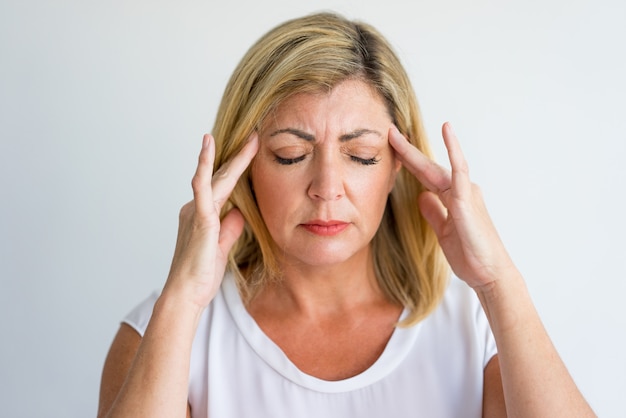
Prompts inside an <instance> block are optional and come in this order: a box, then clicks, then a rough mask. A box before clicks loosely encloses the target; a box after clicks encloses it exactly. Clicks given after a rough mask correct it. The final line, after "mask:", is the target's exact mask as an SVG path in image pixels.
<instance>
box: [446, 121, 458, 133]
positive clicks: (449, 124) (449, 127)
mask: <svg viewBox="0 0 626 418" xmlns="http://www.w3.org/2000/svg"><path fill="white" fill-rule="evenodd" d="M446 125H448V129H449V130H450V133H451V134H452V135H456V133H455V132H454V129H453V128H452V124H451V123H450V122H446Z"/></svg>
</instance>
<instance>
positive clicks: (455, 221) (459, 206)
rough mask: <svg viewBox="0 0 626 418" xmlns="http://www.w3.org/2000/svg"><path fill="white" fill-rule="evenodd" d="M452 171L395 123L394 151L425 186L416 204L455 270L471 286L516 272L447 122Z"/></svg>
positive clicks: (481, 285) (391, 140)
mask: <svg viewBox="0 0 626 418" xmlns="http://www.w3.org/2000/svg"><path fill="white" fill-rule="evenodd" d="M442 134H443V139H444V143H445V145H446V148H447V150H448V157H449V159H450V166H451V169H452V170H451V171H450V170H447V169H445V168H443V167H442V166H440V165H438V164H437V163H435V162H434V161H432V160H431V159H429V158H428V157H426V156H425V155H424V154H422V153H421V152H420V151H419V150H418V149H417V148H416V147H414V146H413V145H412V144H410V143H409V142H408V141H407V140H406V138H405V137H404V136H402V134H401V133H400V132H399V131H398V129H397V128H396V127H395V126H393V127H392V128H391V129H390V130H389V143H390V144H391V146H392V147H393V148H394V149H395V151H396V157H397V158H398V159H399V160H400V161H401V162H402V164H403V165H404V167H406V168H407V169H408V170H409V172H411V173H412V174H413V175H414V176H415V177H416V178H417V180H418V181H420V182H421V183H422V184H423V185H424V187H426V189H427V191H425V192H423V193H422V194H421V195H420V196H419V199H418V200H419V201H418V205H419V209H420V210H421V212H422V215H423V216H424V218H426V220H427V221H428V223H429V224H430V225H431V227H432V228H433V230H434V231H435V234H436V235H437V238H438V239H439V244H440V245H441V248H442V249H443V252H444V254H445V256H446V258H447V259H448V262H449V263H450V266H451V267H452V270H453V271H454V273H455V274H456V275H457V276H458V277H459V278H461V279H463V280H464V281H465V282H467V284H468V285H470V286H471V287H472V288H474V289H475V290H479V289H480V288H484V286H489V285H490V284H493V283H494V282H495V281H496V280H498V279H499V278H502V277H505V276H506V275H508V274H510V273H512V272H515V271H516V269H515V266H514V265H513V262H512V261H511V258H510V257H509V255H508V253H507V251H506V249H505V248H504V245H503V244H502V241H501V240H500V237H499V236H498V233H497V231H496V229H495V227H494V225H493V222H492V221H491V218H490V216H489V214H488V212H487V208H486V207H485V203H484V200H483V197H482V194H481V192H480V189H479V187H478V186H476V185H475V184H473V183H472V182H471V181H470V178H469V170H468V167H467V163H466V161H465V157H464V156H463V153H462V152H461V147H460V145H459V142H458V140H457V138H456V135H455V134H454V132H453V130H452V127H451V126H450V124H449V123H445V124H444V125H443V128H442Z"/></svg>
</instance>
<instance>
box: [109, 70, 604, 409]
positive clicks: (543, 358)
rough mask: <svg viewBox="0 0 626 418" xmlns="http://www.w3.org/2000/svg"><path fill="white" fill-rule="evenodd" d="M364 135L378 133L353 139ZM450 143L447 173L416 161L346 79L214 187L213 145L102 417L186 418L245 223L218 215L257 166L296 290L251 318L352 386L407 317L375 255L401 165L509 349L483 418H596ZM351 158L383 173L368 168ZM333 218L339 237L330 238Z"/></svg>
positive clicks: (124, 341)
mask: <svg viewBox="0 0 626 418" xmlns="http://www.w3.org/2000/svg"><path fill="white" fill-rule="evenodd" d="M364 129H365V130H367V131H368V132H369V131H373V132H376V133H375V134H372V133H367V134H365V135H355V132H361V133H362V132H363V130H364ZM277 131H280V132H279V133H277ZM347 134H348V136H351V137H352V138H351V139H350V140H346V137H345V135H347ZM442 134H443V138H444V142H445V145H446V147H447V149H448V156H449V159H450V166H451V171H449V170H446V169H444V168H443V167H441V166H439V165H438V164H436V163H434V162H433V161H431V160H429V159H428V158H426V157H425V156H424V155H423V154H422V153H421V152H420V151H419V150H417V149H416V148H415V147H413V146H412V145H411V144H410V143H409V142H408V141H407V140H406V139H405V138H404V137H403V136H402V135H401V134H400V133H399V132H398V130H397V129H396V128H395V127H394V126H393V125H392V123H391V119H390V118H389V116H388V115H387V114H386V111H385V109H384V106H383V105H382V101H381V100H380V98H379V97H377V96H376V95H375V94H373V93H372V91H371V90H370V89H369V87H368V86H367V85H365V84H363V83H361V82H359V81H355V80H351V81H346V82H344V83H341V84H340V85H338V86H336V87H335V89H333V91H332V92H330V93H329V94H322V95H299V96H294V97H293V98H292V99H290V103H289V106H285V107H284V108H283V109H279V111H277V112H276V114H275V116H274V118H272V119H269V120H268V121H266V123H265V124H264V126H263V127H262V129H261V131H260V132H259V137H260V141H259V137H257V135H256V134H255V135H253V136H252V137H251V138H250V141H249V142H248V144H247V145H246V146H245V147H244V148H243V150H242V151H241V152H240V153H239V154H238V155H237V156H235V157H234V159H233V160H232V161H230V162H229V163H227V164H226V165H225V166H224V167H223V168H221V169H220V170H218V172H217V173H216V175H215V176H213V177H212V176H211V173H212V167H213V159H214V144H213V140H212V138H211V137H210V136H209V135H206V136H205V137H204V139H203V145H202V151H201V152H200V157H199V162H198V168H197V171H196V174H195V176H194V179H193V181H192V188H193V191H194V200H193V201H191V202H189V203H188V204H187V205H185V206H184V207H183V209H182V210H181V216H180V226H179V234H178V240H177V244H176V250H175V254H174V258H173V261H172V267H171V270H170V274H169V276H168V279H167V282H166V284H165V287H164V289H163V292H162V294H161V296H160V298H159V299H158V301H157V303H156V305H155V308H154V312H153V316H152V319H151V321H150V323H149V325H148V328H147V329H146V332H145V334H144V337H143V338H140V337H139V336H138V335H137V334H136V333H135V331H133V330H131V329H130V328H129V327H128V326H126V325H123V326H122V327H121V328H120V331H119V333H118V335H117V336H116V338H115V341H114V342H113V344H112V347H111V350H110V352H109V356H108V357H107V361H106V363H105V368H104V372H103V377H102V385H101V397H100V410H99V416H111V417H113V416H115V417H123V416H133V417H136V416H150V417H159V416H163V417H173V416H184V415H185V414H187V416H189V414H190V410H189V405H188V404H187V378H188V375H189V358H190V352H191V346H192V342H193V338H194V335H195V332H196V328H197V324H198V320H199V317H200V315H201V313H202V311H203V310H204V308H205V307H206V306H207V305H208V304H209V303H210V301H211V300H212V299H213V297H214V296H215V294H216V292H217V291H218V289H219V286H220V284H221V280H222V277H223V275H224V268H225V265H226V256H227V254H228V252H229V250H230V248H231V247H232V245H233V243H234V242H235V240H236V238H237V237H238V236H239V235H240V234H241V231H242V228H243V223H244V220H243V217H242V215H241V213H240V212H239V211H238V210H236V209H234V210H232V211H231V212H230V213H229V214H228V215H227V216H226V217H225V218H224V219H223V220H222V222H221V223H220V220H219V212H220V209H221V207H222V205H223V202H225V201H226V199H227V197H228V195H229V194H230V193H231V191H232V189H233V187H234V185H235V184H236V182H237V180H238V179H239V177H240V176H241V174H242V173H243V171H244V170H245V169H246V167H247V166H248V165H249V164H250V163H251V161H252V159H253V158H254V156H255V155H257V152H258V155H257V158H256V159H255V162H254V164H253V166H252V180H253V186H254V189H255V194H256V196H257V200H258V202H259V207H260V210H261V213H262V215H263V218H264V220H265V222H266V223H267V225H268V229H269V231H270V233H271V235H272V237H273V239H274V240H275V241H276V243H277V244H278V246H279V248H282V249H283V250H284V251H283V253H282V256H281V259H280V262H281V266H282V267H283V270H284V272H285V279H284V280H283V282H282V284H281V285H275V286H269V287H267V288H266V289H263V291H262V292H261V293H260V294H259V296H258V297H257V298H255V299H254V300H253V302H252V303H251V304H250V306H249V307H248V310H249V312H250V314H251V315H252V316H253V317H254V318H255V320H256V321H257V322H258V323H259V325H260V326H261V328H262V329H263V330H264V331H265V332H266V333H267V334H268V336H269V337H270V338H272V339H273V340H274V341H275V342H276V343H277V344H278V345H279V346H280V347H281V348H282V349H283V351H285V353H286V354H287V356H288V357H289V358H290V359H291V360H292V361H293V362H294V363H295V364H296V365H297V366H298V367H299V368H300V369H301V370H303V371H305V372H306V373H309V374H311V375H314V376H317V377H321V378H325V379H329V380H336V379H343V378H346V377H349V376H354V375H355V374H357V373H359V372H360V371H362V370H365V369H366V368H367V367H369V366H370V365H371V364H372V363H373V362H374V361H375V360H376V359H377V358H378V356H379V355H380V353H381V352H382V350H383V349H384V346H385V344H386V342H387V341H388V339H389V336H390V335H391V332H392V331H393V323H394V322H395V321H396V320H397V318H398V315H399V313H400V310H401V307H398V306H395V305H393V304H391V303H390V302H388V301H387V300H386V299H385V298H384V297H383V295H382V294H381V292H380V291H379V289H378V288H377V286H376V282H375V280H374V275H373V267H372V262H371V252H370V251H371V250H370V245H369V242H370V241H371V237H372V236H373V233H374V232H375V229H376V227H377V225H378V222H379V221H380V217H381V216H382V209H383V208H384V200H385V199H386V196H387V194H388V193H389V191H390V190H391V187H393V180H394V179H395V175H396V173H397V171H398V169H399V168H400V165H403V166H404V167H405V168H406V169H408V170H409V171H410V172H411V173H412V174H413V175H414V176H416V177H417V179H418V180H419V181H420V182H422V183H423V184H424V185H425V186H426V187H427V188H428V191H427V192H425V193H423V194H422V195H421V196H420V198H419V201H418V202H416V210H420V211H421V212H422V213H423V215H424V217H425V218H426V219H427V221H428V222H429V223H430V224H431V226H432V227H433V229H434V230H435V232H436V234H437V236H438V238H439V241H440V244H441V246H442V249H443V251H444V253H445V255H446V257H447V259H448V261H449V263H450V265H451V267H452V269H453V270H454V272H455V273H456V275H457V276H458V277H460V278H461V279H463V280H464V281H466V282H467V284H468V285H469V286H471V287H472V288H473V289H474V290H475V291H476V293H477V295H478V297H479V299H480V301H481V303H482V305H483V308H484V309H485V312H486V313H487V317H488V319H489V321H490V324H491V327H492V330H493V333H494V336H495V339H496V342H497V345H498V350H499V355H498V356H495V357H494V358H493V359H492V360H491V361H490V362H489V363H488V365H487V367H486V368H485V375H484V376H485V380H484V400H483V405H484V411H483V416H485V417H498V416H506V415H508V416H512V417H513V416H520V417H542V416H546V417H559V416H564V417H579V416H580V417H583V416H595V415H594V414H593V412H592V411H591V409H590V408H589V406H588V405H587V404H586V402H585V400H584V399H583V397H582V396H581V394H580V392H579V391H578V389H577V388H576V386H575V384H574V382H573V381H572V379H571V377H570V376H569V374H568V372H567V370H566V368H565V366H564V365H563V363H562V362H561V360H560V358H559V356H558V354H557V353H556V350H555V349H554V347H553V345H552V343H551V342H550V339H549V337H548V335H547V334H546V332H545V330H544V328H543V326H542V324H541V321H540V319H539V316H538V315H537V312H536V310H535V309H534V307H533V304H532V302H531V300H530V297H529V295H528V291H527V290H526V287H525V285H524V281H523V279H522V277H521V275H520V274H519V272H518V271H517V269H516V268H515V266H514V264H513V262H512V261H511V258H510V257H509V255H508V253H507V252H506V250H505V249H504V246H503V245H502V242H501V240H500V238H499V237H498V234H497V232H496V230H495V228H494V226H493V223H492V222H491V219H490V217H489V214H488V213H487V210H486V208H485V205H484V202H483V199H482V196H481V194H480V190H479V189H478V187H477V186H475V185H474V184H472V183H471V181H470V178H469V170H468V168H467V164H466V162H465V159H464V157H463V154H462V152H461V149H460V146H459V144H458V141H457V139H456V136H455V135H454V133H453V132H452V129H451V127H450V126H449V124H445V125H444V127H443V131H442ZM361 153H363V154H361ZM355 154H357V157H358V158H361V159H363V160H367V159H371V158H375V159H377V160H378V162H377V164H374V165H371V164H370V165H363V164H362V162H359V160H358V159H357V160H355V159H354V158H353V157H354V156H355ZM303 155H304V158H302V159H301V160H299V161H297V162H293V163H291V164H279V161H282V162H283V163H284V162H285V160H298V159H300V158H301V157H302V156H303ZM277 157H278V160H277ZM368 182H369V183H368ZM278 202H280V204H278ZM330 219H334V220H339V221H341V222H343V223H342V225H343V226H342V227H341V228H343V229H342V230H341V231H340V232H337V233H334V232H333V233H328V231H329V230H330V231H332V230H333V228H336V227H330V228H326V229H324V228H323V227H319V224H320V221H327V220H330ZM322 223H323V222H322ZM311 225H317V226H311ZM320 231H326V232H324V233H320ZM285 318H288V319H285ZM339 319H341V321H340V320H339ZM303 324H304V326H303ZM298 329H300V330H302V329H307V333H302V332H301V331H300V333H298V332H297V330H298ZM309 330H310V331H309ZM164 341H165V342H167V344H164V343H163V342H164ZM319 350H326V351H325V352H324V353H323V354H324V355H323V356H319V355H317V356H313V355H312V353H319V352H320V351H319ZM320 357H322V358H323V359H324V360H323V361H321V362H320V361H319V360H316V359H315V358H317V359H319V358H320Z"/></svg>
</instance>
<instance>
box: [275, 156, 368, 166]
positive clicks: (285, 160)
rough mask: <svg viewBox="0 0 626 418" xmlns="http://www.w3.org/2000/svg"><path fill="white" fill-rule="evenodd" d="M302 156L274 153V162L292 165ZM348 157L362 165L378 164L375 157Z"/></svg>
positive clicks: (302, 158) (300, 159) (301, 158)
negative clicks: (286, 156) (285, 155)
mask: <svg viewBox="0 0 626 418" xmlns="http://www.w3.org/2000/svg"><path fill="white" fill-rule="evenodd" d="M304 157H306V155H301V156H299V157H296V158H282V157H279V156H278V155H276V156H275V159H276V162H277V163H278V164H281V165H292V164H296V163H299V162H300V161H303V160H304ZM350 159H351V160H352V161H354V162H357V163H359V164H363V165H374V164H378V162H379V161H380V159H378V158H376V157H372V158H360V157H355V156H354V155H351V156H350Z"/></svg>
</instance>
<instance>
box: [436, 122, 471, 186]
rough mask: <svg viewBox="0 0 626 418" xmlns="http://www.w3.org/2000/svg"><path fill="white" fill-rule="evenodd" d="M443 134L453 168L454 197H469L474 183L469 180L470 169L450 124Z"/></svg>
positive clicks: (443, 127)
mask: <svg viewBox="0 0 626 418" xmlns="http://www.w3.org/2000/svg"><path fill="white" fill-rule="evenodd" d="M441 133H442V135H443V141H444V143H445V145H446V149H447V150H448V158H449V159H450V167H451V168H452V195H453V196H454V197H463V196H468V195H469V194H471V188H472V183H471V181H470V178H469V167H468V165H467V161H466V160H465V156H464V155H463V151H462V150H461V145H460V144H459V140H458V138H457V136H456V134H455V133H454V130H453V129H452V126H451V125H450V122H446V123H444V124H443V126H442V128H441Z"/></svg>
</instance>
